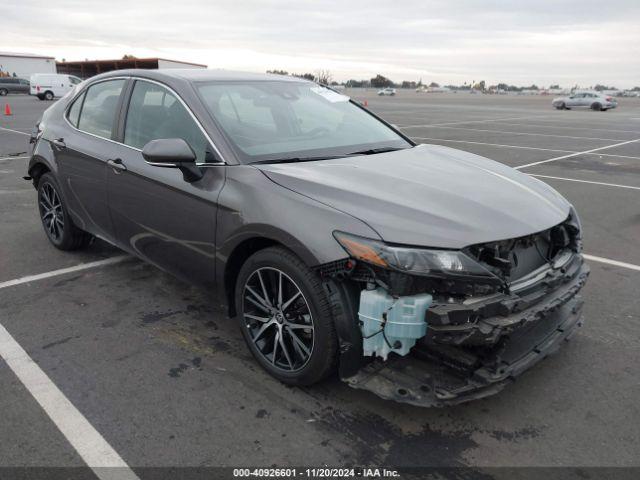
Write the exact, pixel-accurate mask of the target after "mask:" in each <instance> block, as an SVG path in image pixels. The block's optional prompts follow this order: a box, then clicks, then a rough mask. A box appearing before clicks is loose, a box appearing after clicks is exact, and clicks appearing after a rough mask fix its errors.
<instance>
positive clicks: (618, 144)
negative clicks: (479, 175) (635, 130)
mask: <svg viewBox="0 0 640 480" xmlns="http://www.w3.org/2000/svg"><path fill="white" fill-rule="evenodd" d="M638 141H640V138H636V139H635V140H627V141H626V142H621V143H615V144H613V145H607V146H606V147H598V148H592V149H591V150H585V151H584V152H575V153H571V154H569V155H563V156H561V157H554V158H548V159H547V160H540V161H539V162H533V163H527V164H526V165H520V166H518V167H514V168H515V169H516V170H520V169H521V168H527V167H533V166H534V165H542V164H543V163H549V162H555V161H557V160H564V159H565V158H571V157H577V156H579V155H586V154H588V153H594V152H599V151H600V150H606V149H608V148H615V147H621V146H622V145H628V144H629V143H634V142H638Z"/></svg>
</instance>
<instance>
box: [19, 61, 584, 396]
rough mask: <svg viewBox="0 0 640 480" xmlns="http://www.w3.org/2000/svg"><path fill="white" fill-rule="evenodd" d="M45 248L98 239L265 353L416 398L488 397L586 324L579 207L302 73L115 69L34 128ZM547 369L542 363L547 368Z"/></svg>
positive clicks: (276, 362)
mask: <svg viewBox="0 0 640 480" xmlns="http://www.w3.org/2000/svg"><path fill="white" fill-rule="evenodd" d="M31 140H32V144H33V150H32V155H31V159H30V162H29V166H28V176H27V177H26V178H27V179H29V180H31V181H33V184H34V186H35V187H36V189H37V197H38V206H39V214H40V218H41V219H42V224H43V226H44V231H45V233H46V235H47V237H48V239H49V240H50V242H51V243H52V244H53V245H54V246H55V247H57V248H59V249H61V250H72V249H77V248H81V247H84V246H86V245H88V244H89V243H90V242H91V241H92V239H93V238H95V237H98V238H102V239H104V240H106V241H108V242H110V243H112V244H115V245H117V246H118V247H120V248H122V249H124V250H126V251H128V252H130V253H132V254H134V255H136V256H138V257H140V258H142V259H144V260H146V261H147V262H149V263H151V264H153V265H156V266H157V267H159V268H162V269H164V270H166V271H168V272H170V273H173V274H175V275H177V276H179V277H182V278H184V279H187V280H189V281H192V282H195V283H198V284H201V285H202V286H203V287H204V288H205V289H207V291H208V292H210V293H211V295H216V296H217V297H218V298H220V299H221V300H223V301H224V302H225V303H226V304H227V305H228V311H229V316H230V317H231V318H235V319H236V321H237V322H238V324H239V326H240V328H241V329H242V333H243V335H244V338H245V340H246V342H247V345H248V346H249V349H250V350H251V352H252V354H253V355H254V357H255V359H256V360H257V362H259V363H260V364H261V365H262V367H264V368H265V369H266V370H267V371H268V372H269V373H270V374H271V375H273V376H274V377H276V378H277V379H279V380H281V381H283V382H285V383H289V384H297V385H309V384H313V383H315V382H318V381H320V380H322V379H323V378H325V377H326V376H327V375H329V374H331V373H332V372H334V371H337V372H338V373H339V375H340V377H341V378H342V379H343V380H344V381H346V382H348V384H349V385H351V386H353V387H355V388H362V389H367V390H370V391H372V392H374V393H376V394H377V395H379V396H381V397H383V398H388V399H395V400H397V401H401V402H407V403H412V404H415V405H424V406H430V405H444V404H448V403H458V402H463V401H467V400H470V399H473V398H479V397H483V396H487V395H490V394H492V393H495V392H497V391H498V390H500V389H501V388H503V387H504V386H505V385H506V384H508V383H509V382H510V381H511V380H512V379H513V378H515V377H516V376H517V375H519V374H520V373H522V372H523V371H524V370H526V369H528V368H529V367H531V366H532V365H533V364H535V363H536V362H537V361H538V360H540V359H542V358H544V357H545V356H546V355H548V354H549V353H551V352H552V351H554V350H555V349H556V348H557V347H558V346H559V345H561V344H562V342H563V341H564V340H566V339H568V338H569V337H570V336H571V334H572V333H573V332H574V331H575V329H576V327H577V326H578V325H579V324H580V323H581V322H582V315H581V306H582V300H581V299H580V297H579V295H578V291H579V290H580V289H581V287H582V286H583V285H584V283H585V281H586V278H587V276H588V273H589V270H588V267H587V266H586V265H585V264H584V262H583V258H582V255H581V250H582V240H581V226H580V220H579V218H578V215H577V213H576V211H575V210H574V208H573V207H572V206H571V205H570V204H569V203H568V202H567V201H566V200H565V199H564V198H563V197H562V196H560V195H559V194H558V193H557V192H556V191H555V190H553V189H552V188H551V187H549V186H548V185H546V184H545V183H542V182H541V181H539V180H537V179H535V178H532V177H530V176H527V175H524V174H522V173H520V172H518V171H516V170H513V169H511V168H509V167H507V166H505V165H502V164H499V163H496V162H494V161H491V160H488V159H486V158H483V157H480V156H477V155H473V154H471V153H467V152H463V151H459V150H454V149H451V148H447V147H443V146H438V145H417V144H415V143H414V142H413V141H411V140H410V139H409V138H407V137H406V136H405V135H403V134H402V133H401V132H400V131H398V130H397V129H395V128H394V127H393V126H391V125H389V124H388V123H386V122H385V121H383V120H382V119H380V118H378V117H377V116H376V115H375V114H373V113H372V112H369V111H368V110H366V109H364V108H362V107H361V106H360V105H359V104H357V103H356V102H353V101H351V100H350V99H349V98H348V97H346V96H344V95H342V94H340V93H338V92H335V91H333V90H331V89H329V88H326V87H324V86H320V85H317V84H315V83H312V82H307V81H304V80H301V79H298V78H292V77H281V76H270V75H257V74H246V73H232V72H216V71H210V70H209V71H207V70H188V71H187V70H172V71H164V72H158V71H147V70H123V71H117V72H111V73H108V74H103V75H98V76H96V77H93V78H92V79H90V80H89V81H86V82H83V83H82V84H80V85H78V86H76V88H75V89H74V90H73V91H72V92H71V93H70V94H69V95H67V96H66V97H65V98H63V99H62V100H60V101H59V102H58V103H56V104H55V105H53V106H52V107H51V108H49V109H48V110H47V111H46V112H45V114H44V115H43V118H42V119H41V121H40V122H39V124H38V125H37V127H36V129H35V130H34V132H33V134H32V138H31ZM549 373H550V372H549Z"/></svg>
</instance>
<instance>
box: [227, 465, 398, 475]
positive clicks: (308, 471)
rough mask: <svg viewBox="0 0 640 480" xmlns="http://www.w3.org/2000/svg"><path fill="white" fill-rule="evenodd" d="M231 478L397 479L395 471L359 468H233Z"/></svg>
mask: <svg viewBox="0 0 640 480" xmlns="http://www.w3.org/2000/svg"><path fill="white" fill-rule="evenodd" d="M233 476H234V477H236V478H242V477H254V478H255V477H257V478H299V477H302V478H399V477H400V474H399V473H398V471H397V470H393V469H387V468H375V467H366V468H365V467H361V468H329V467H322V468H304V469H296V468H234V469H233Z"/></svg>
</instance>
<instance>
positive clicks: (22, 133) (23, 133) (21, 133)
mask: <svg viewBox="0 0 640 480" xmlns="http://www.w3.org/2000/svg"><path fill="white" fill-rule="evenodd" d="M0 130H5V131H7V132H13V133H19V134H20V135H26V136H27V137H29V136H30V134H29V133H25V132H19V131H18V130H12V129H10V128H4V127H0Z"/></svg>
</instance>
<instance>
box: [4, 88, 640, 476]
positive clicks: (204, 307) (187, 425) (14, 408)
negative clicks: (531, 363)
mask: <svg viewBox="0 0 640 480" xmlns="http://www.w3.org/2000/svg"><path fill="white" fill-rule="evenodd" d="M347 93H348V94H350V95H352V96H353V98H355V99H358V100H361V101H364V100H366V101H367V102H368V105H369V108H370V109H372V110H373V111H374V112H376V113H377V114H379V115H381V116H382V117H383V118H384V119H386V120H387V121H389V122H390V123H393V124H396V125H398V126H399V127H401V128H402V129H403V131H404V132H405V133H406V134H407V135H408V136H410V137H412V138H414V139H415V140H416V141H418V142H421V143H437V144H442V145H447V146H449V147H452V148H458V149H462V150H466V151H470V152H474V153H477V154H479V155H483V156H486V157H489V158H492V159H494V160H496V161H499V162H502V163H504V164H507V165H509V166H512V167H515V168H518V169H520V170H521V171H522V172H525V173H527V174H531V175H534V176H537V178H539V179H540V180H542V181H544V182H547V183H549V184H550V185H551V186H553V187H554V188H556V189H557V190H558V191H559V192H561V193H562V194H563V195H565V196H566V197H567V198H568V199H569V200H570V201H571V202H572V203H573V204H574V205H575V206H576V208H577V210H578V212H579V214H580V215H581V218H582V222H583V227H584V232H585V252H586V253H587V254H588V255H590V256H593V257H597V258H592V260H591V261H590V262H589V263H590V265H591V268H592V273H591V278H590V280H589V282H588V284H587V286H586V288H585V289H584V291H583V294H584V297H585V320H586V322H585V325H584V326H583V327H582V329H580V330H579V332H578V334H577V335H576V336H575V337H574V339H573V340H572V341H571V342H569V343H568V344H567V345H566V346H565V347H564V348H563V349H561V350H560V351H559V352H558V353H557V354H555V355H554V356H553V357H551V358H548V359H546V360H545V361H544V362H542V363H541V364H539V365H538V366H536V367H535V368H533V369H532V370H531V371H530V372H527V373H526V374H525V375H524V376H523V377H521V378H520V379H519V380H518V382H517V383H515V384H514V385H512V386H510V387H509V388H507V389H506V390H504V391H503V392H502V393H500V394H498V395H497V396H494V397H491V398H488V399H485V400H481V401H476V402H474V403H470V404H466V405H461V406H457V407H451V408H445V409H420V408H415V407H411V406H408V405H401V404H396V403H392V402H388V401H383V400H381V399H378V398H377V397H375V396H374V395H372V394H370V393H368V392H363V391H356V390H353V389H351V388H350V387H348V386H347V385H345V384H343V383H341V382H340V381H339V380H337V379H331V380H328V381H326V382H324V383H323V384H321V385H318V386H314V387H311V388H291V387H286V386H284V385H282V384H280V383H279V382H277V381H276V380H274V379H272V378H271V377H269V376H268V375H267V374H266V373H265V372H263V371H262V370H261V369H260V368H259V366H258V365H257V364H256V363H255V362H254V361H253V359H252V358H251V356H250V354H249V352H248V350H247V349H246V347H245V345H244V343H243V340H242V337H241V334H240V331H239V330H238V328H236V325H235V324H234V323H233V322H232V321H230V320H229V319H227V318H226V317H225V314H224V312H223V311H222V310H221V309H220V308H219V306H218V305H216V304H214V303H213V302H212V301H211V300H210V299H209V297H208V295H207V292H206V291H201V290H198V289H196V288H194V287H191V286H189V285H186V284H183V283H181V282H179V281H178V280H175V279H173V278H171V277H169V276H167V275H166V274H164V273H162V272H160V271H158V270H156V269H155V268H154V267H151V266H148V265H146V264H144V263H142V262H140V261H138V260H135V259H131V258H125V259H118V261H115V262H112V263H108V262H106V263H105V262H103V263H102V264H98V266H96V267H94V268H87V269H78V270H75V271H70V272H68V273H64V274H55V272H54V271H56V270H58V269H62V268H67V267H74V266H76V265H79V264H81V263H86V262H96V261H103V260H105V259H110V258H113V257H116V256H120V255H122V253H121V252H119V251H118V250H117V249H115V248H113V247H111V246H108V245H106V244H104V243H102V242H100V241H98V242H96V243H94V244H93V245H92V246H91V247H90V248H89V249H88V250H85V251H83V252H81V253H63V252H60V251H57V250H56V249H54V248H53V247H52V246H50V245H49V243H48V242H47V240H46V237H45V235H44V234H43V232H42V227H41V225H40V221H39V218H38V215H37V207H36V197H35V191H34V189H33V187H32V186H31V184H30V183H29V182H25V181H24V180H23V179H22V178H21V177H22V176H23V175H25V166H26V163H27V161H28V160H27V158H26V156H25V152H26V150H27V145H26V142H27V139H28V135H27V132H28V131H29V130H30V129H31V127H32V126H33V124H34V123H35V121H36V120H37V118H38V116H39V114H40V113H41V112H42V111H43V110H44V108H46V107H47V106H48V104H47V103H45V102H40V101H38V100H37V99H35V98H33V97H28V96H15V95H14V96H8V97H3V98H2V100H0V106H2V107H4V103H5V102H9V103H10V104H11V107H12V109H13V113H14V114H13V116H11V117H6V116H2V117H0V221H1V223H0V225H1V228H0V330H2V329H1V327H4V328H5V329H6V331H7V332H8V333H9V334H10V335H11V336H12V337H13V338H14V339H15V341H16V342H17V343H18V344H19V345H20V346H21V347H22V348H23V349H24V350H25V351H26V352H27V354H28V355H29V357H31V358H32V359H33V360H34V361H35V362H36V364H37V365H38V366H39V368H40V369H41V370H42V371H43V372H44V373H45V374H46V376H47V377H48V378H49V379H50V380H51V382H52V383H53V384H54V385H55V386H56V387H57V389H59V391H60V392H62V393H63V394H64V396H65V397H66V398H67V399H68V400H69V402H70V404H71V408H75V409H76V410H77V411H78V412H80V414H81V415H82V416H83V417H84V418H85V419H86V420H87V422H88V424H89V425H90V426H91V427H93V429H95V431H97V432H99V435H100V436H101V437H102V439H103V440H104V441H105V443H106V444H108V446H110V447H111V448H112V449H113V451H114V452H117V454H118V455H119V457H120V458H121V459H122V461H124V463H126V465H129V466H130V467H131V468H133V470H134V471H137V473H138V474H140V476H141V477H143V476H144V474H143V473H141V472H143V471H142V470H138V469H140V468H141V467H149V466H220V465H223V466H248V465H251V466H272V465H277V466H292V465H297V466H301V465H316V466H321V465H325V464H326V465H334V466H340V465H350V464H358V465H363V464H364V465H393V466H422V465H425V466H454V467H456V466H473V467H494V466H515V465H519V466H566V467H590V466H639V465H640V460H639V459H640V435H639V433H640V432H639V422H638V418H640V401H639V400H640V370H639V369H638V365H640V295H639V293H640V288H639V285H640V267H638V265H640V242H639V240H640V99H621V100H620V107H619V108H618V109H617V110H612V111H607V112H592V111H576V110H574V111H556V110H553V109H552V108H551V106H550V103H551V99H550V97H542V96H535V97H534V96H485V95H470V94H465V93H458V94H453V93H450V94H416V93H414V92H412V91H411V92H408V91H399V93H398V95H397V96H395V97H378V96H376V94H375V91H373V90H371V91H362V90H360V91H348V92H347ZM48 272H54V274H50V275H44V276H43V278H41V279H36V280H31V281H22V280H21V281H20V282H11V281H12V280H16V279H23V278H24V277H26V276H31V275H36V274H47V273H48ZM14 283H15V284H14ZM0 389H1V392H2V394H1V395H0V412H1V413H0V418H1V421H0V425H1V428H0V466H60V467H64V466H83V465H85V462H84V460H83V457H82V456H81V455H80V454H79V453H78V451H77V445H75V443H74V445H75V446H72V443H73V442H70V440H69V435H68V433H64V434H63V433H62V430H64V428H63V429H62V430H61V429H59V428H58V427H57V426H56V424H55V423H54V422H53V420H52V419H51V417H52V415H51V412H48V411H46V410H45V409H43V408H42V407H41V406H40V405H39V404H38V402H37V401H36V399H35V398H34V397H33V396H32V394H31V393H30V391H29V389H28V388H27V387H26V386H25V385H24V384H23V382H21V381H20V380H19V379H18V377H17V376H16V374H15V373H14V371H13V369H12V368H9V366H8V364H7V363H6V362H5V361H2V360H0ZM75 441H78V439H77V438H76V439H75ZM79 441H80V442H81V443H82V442H83V441H84V442H85V445H86V442H87V440H86V438H85V439H84V440H83V438H82V437H81V438H80V440H79ZM84 458H86V457H84ZM585 474H586V475H588V473H585ZM593 478H595V477H593Z"/></svg>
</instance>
